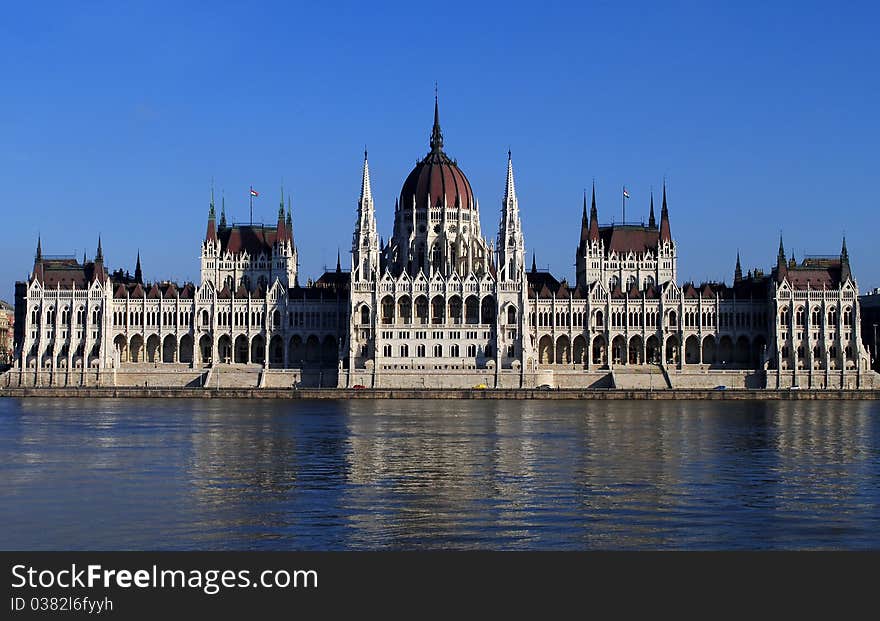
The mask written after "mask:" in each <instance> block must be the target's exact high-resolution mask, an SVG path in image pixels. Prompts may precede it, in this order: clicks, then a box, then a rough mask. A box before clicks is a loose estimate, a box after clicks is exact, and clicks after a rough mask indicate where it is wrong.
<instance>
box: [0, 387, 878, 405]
mask: <svg viewBox="0 0 880 621" xmlns="http://www.w3.org/2000/svg"><path fill="white" fill-rule="evenodd" d="M0 397H15V398H26V397H39V398H46V397H58V398H70V397H80V398H125V397H128V398H136V399H144V398H162V399H167V398H174V397H177V398H189V399H476V400H480V399H488V400H491V399H509V400H526V399H540V400H564V401H570V400H599V401H618V400H636V401H678V400H703V401H705V400H711V401H821V400H844V401H857V400H869V401H870V400H876V399H880V390H815V389H813V390H773V389H754V390H750V389H727V390H703V389H665V390H619V389H553V390H539V389H424V388H422V389H398V388H393V389H392V388H377V389H369V388H367V389H361V390H355V389H350V388H300V389H292V388H285V389H281V388H177V387H172V388H167V387H166V388H160V387H133V386H126V387H120V386H101V387H51V386H47V387H26V388H19V387H11V388H9V387H7V388H0Z"/></svg>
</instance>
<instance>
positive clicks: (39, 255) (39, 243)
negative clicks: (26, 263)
mask: <svg viewBox="0 0 880 621" xmlns="http://www.w3.org/2000/svg"><path fill="white" fill-rule="evenodd" d="M36 258H37V261H42V260H43V239H42V236H40V235H37V257H36Z"/></svg>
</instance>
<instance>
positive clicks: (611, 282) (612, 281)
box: [608, 276, 620, 291]
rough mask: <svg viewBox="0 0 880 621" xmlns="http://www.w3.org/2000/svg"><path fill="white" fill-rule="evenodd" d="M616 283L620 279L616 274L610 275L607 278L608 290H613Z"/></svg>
mask: <svg viewBox="0 0 880 621" xmlns="http://www.w3.org/2000/svg"><path fill="white" fill-rule="evenodd" d="M618 283H620V279H619V278H618V277H617V276H612V277H611V278H610V279H609V280H608V291H614V289H615V288H616V287H617V285H618Z"/></svg>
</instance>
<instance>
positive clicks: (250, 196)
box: [248, 186, 254, 226]
mask: <svg viewBox="0 0 880 621" xmlns="http://www.w3.org/2000/svg"><path fill="white" fill-rule="evenodd" d="M248 198H250V201H251V226H253V224H254V186H251V191H250V192H248Z"/></svg>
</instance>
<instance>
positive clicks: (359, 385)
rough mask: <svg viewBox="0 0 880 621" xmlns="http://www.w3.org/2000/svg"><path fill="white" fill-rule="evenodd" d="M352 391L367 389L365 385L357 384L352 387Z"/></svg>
mask: <svg viewBox="0 0 880 621" xmlns="http://www.w3.org/2000/svg"><path fill="white" fill-rule="evenodd" d="M351 389H352V390H364V389H366V386H364V385H363V384H355V385H354V386H352V387H351Z"/></svg>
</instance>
